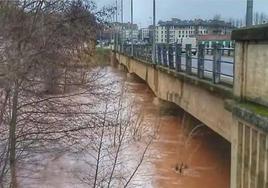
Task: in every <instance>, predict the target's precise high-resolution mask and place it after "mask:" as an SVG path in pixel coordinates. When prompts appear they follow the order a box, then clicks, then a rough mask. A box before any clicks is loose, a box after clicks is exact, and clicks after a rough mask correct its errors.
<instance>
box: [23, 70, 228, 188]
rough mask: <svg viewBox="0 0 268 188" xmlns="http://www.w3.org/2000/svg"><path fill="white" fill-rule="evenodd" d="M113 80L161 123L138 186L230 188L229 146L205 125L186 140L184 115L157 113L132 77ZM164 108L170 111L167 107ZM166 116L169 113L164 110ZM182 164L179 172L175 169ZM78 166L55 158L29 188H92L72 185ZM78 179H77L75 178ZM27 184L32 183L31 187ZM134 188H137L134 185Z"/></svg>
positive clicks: (151, 122) (117, 73)
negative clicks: (125, 87) (123, 85)
mask: <svg viewBox="0 0 268 188" xmlns="http://www.w3.org/2000/svg"><path fill="white" fill-rule="evenodd" d="M107 72H108V73H109V75H110V76H111V79H115V78H117V79H118V78H120V79H122V80H123V81H124V82H125V85H126V86H127V88H128V90H127V92H128V95H127V96H128V97H130V98H135V102H136V103H137V104H139V106H140V107H139V108H140V109H137V110H142V111H143V113H144V121H146V122H147V125H148V126H156V123H155V119H160V121H159V122H160V123H159V125H157V126H159V130H158V133H157V136H156V139H155V140H154V142H153V143H152V145H151V146H150V148H149V151H148V153H149V155H147V157H148V158H147V159H146V162H144V164H142V166H141V168H140V169H139V172H138V173H137V174H136V176H135V179H134V180H135V181H137V182H138V184H137V186H136V187H143V188H152V187H153V188H228V187H229V185H230V144H229V143H228V142H227V141H225V140H224V139H223V138H221V137H220V136H219V135H217V134H216V133H214V132H213V131H211V130H210V129H209V128H207V127H205V126H203V127H200V128H199V129H198V131H197V132H196V134H194V136H192V137H191V138H190V139H188V142H187V143H186V142H185V138H188V137H187V136H186V134H185V133H183V130H184V129H182V127H183V126H182V124H183V122H184V115H183V113H182V112H179V111H178V114H177V115H174V114H172V113H159V112H161V110H162V111H163V105H161V104H157V103H156V101H157V100H156V98H155V96H154V94H153V93H152V91H151V90H150V88H149V87H148V86H147V85H146V84H145V83H143V82H141V81H140V80H139V79H137V78H135V77H133V76H130V77H129V76H126V75H127V73H126V72H124V71H122V70H119V69H117V68H112V67H110V68H108V69H107ZM165 108H166V106H165ZM164 111H165V110H164ZM181 163H184V167H185V168H183V169H182V170H181V171H179V170H176V166H178V165H180V164H181ZM76 164H77V162H75V161H72V160H69V158H68V157H66V156H64V155H63V156H60V157H57V158H56V159H55V158H53V159H51V160H50V161H48V163H46V164H45V168H43V169H42V170H40V172H39V173H40V176H41V177H42V178H41V179H38V180H36V181H33V180H31V181H32V182H31V183H30V184H31V186H23V183H21V187H23V188H24V187H25V188H26V187H38V188H39V187H44V188H69V187H70V188H71V187H78V188H80V187H81V188H82V187H88V186H84V185H79V184H74V183H73V182H72V183H68V182H70V180H71V179H72V178H73V177H72V176H71V175H70V174H68V173H67V172H65V170H67V171H68V170H69V169H71V168H72V166H75V165H76ZM73 179H74V178H73ZM28 185H29V184H28ZM132 187H135V186H132Z"/></svg>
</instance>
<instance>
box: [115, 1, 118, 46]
mask: <svg viewBox="0 0 268 188" xmlns="http://www.w3.org/2000/svg"><path fill="white" fill-rule="evenodd" d="M115 4H116V5H115V6H116V7H115V50H116V51H117V50H118V49H117V46H118V4H117V0H116V1H115Z"/></svg>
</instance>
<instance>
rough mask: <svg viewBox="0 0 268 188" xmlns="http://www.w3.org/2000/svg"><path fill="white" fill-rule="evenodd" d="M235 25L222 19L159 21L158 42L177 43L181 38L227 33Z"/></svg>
mask: <svg viewBox="0 0 268 188" xmlns="http://www.w3.org/2000/svg"><path fill="white" fill-rule="evenodd" d="M233 29H234V27H233V26H232V24H231V23H226V22H224V21H220V20H201V19H198V20H180V19H177V18H173V19H172V20H171V21H165V22H163V21H159V23H158V26H157V27H156V43H176V42H178V41H179V40H181V38H188V37H197V36H199V35H209V34H213V35H226V34H230V33H231V32H232V30H233Z"/></svg>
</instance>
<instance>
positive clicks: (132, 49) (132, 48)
mask: <svg viewBox="0 0 268 188" xmlns="http://www.w3.org/2000/svg"><path fill="white" fill-rule="evenodd" d="M133 30H134V28H133V0H131V56H133V54H134V44H133Z"/></svg>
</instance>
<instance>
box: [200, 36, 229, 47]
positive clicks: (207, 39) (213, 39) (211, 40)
mask: <svg viewBox="0 0 268 188" xmlns="http://www.w3.org/2000/svg"><path fill="white" fill-rule="evenodd" d="M197 41H198V44H204V45H205V47H206V48H212V47H213V46H214V45H215V44H220V45H221V46H222V47H223V48H234V41H232V40H231V35H213V34H210V35H200V36H198V37H197Z"/></svg>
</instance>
